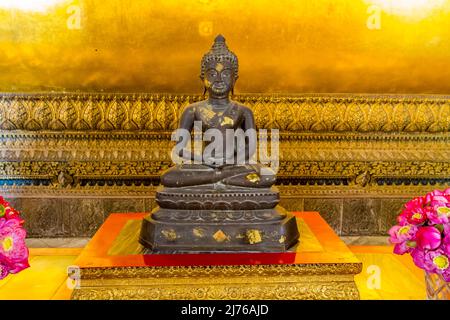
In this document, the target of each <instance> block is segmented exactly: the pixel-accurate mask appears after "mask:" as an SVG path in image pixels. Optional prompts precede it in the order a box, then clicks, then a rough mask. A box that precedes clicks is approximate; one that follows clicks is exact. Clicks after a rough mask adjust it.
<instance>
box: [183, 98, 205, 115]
mask: <svg viewBox="0 0 450 320" xmlns="http://www.w3.org/2000/svg"><path fill="white" fill-rule="evenodd" d="M204 106H206V103H205V101H204V100H202V101H197V102H194V103H191V104H190V105H187V106H186V107H184V109H183V112H195V110H197V109H198V108H201V107H204Z"/></svg>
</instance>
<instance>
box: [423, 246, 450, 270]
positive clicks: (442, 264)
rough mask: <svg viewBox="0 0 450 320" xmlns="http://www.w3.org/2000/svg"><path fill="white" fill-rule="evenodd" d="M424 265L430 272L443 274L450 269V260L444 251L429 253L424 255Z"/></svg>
mask: <svg viewBox="0 0 450 320" xmlns="http://www.w3.org/2000/svg"><path fill="white" fill-rule="evenodd" d="M424 265H425V267H426V268H427V271H429V272H436V273H440V274H442V273H443V272H444V271H446V270H447V269H449V267H450V260H449V258H448V256H447V255H446V254H445V253H444V251H443V250H440V249H438V250H435V251H429V252H427V253H425V255H424Z"/></svg>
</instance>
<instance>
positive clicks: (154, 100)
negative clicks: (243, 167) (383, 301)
mask: <svg viewBox="0 0 450 320" xmlns="http://www.w3.org/2000/svg"><path fill="white" fill-rule="evenodd" d="M202 98H203V97H201V96H199V95H174V94H170V95H163V94H4V95H2V96H0V118H1V119H2V120H1V122H0V128H1V133H0V135H1V140H0V141H1V142H0V155H1V159H2V161H1V162H0V182H1V192H2V194H4V195H6V196H7V197H8V198H10V199H13V202H14V203H15V205H16V206H17V207H18V208H19V209H21V210H22V211H23V212H24V214H25V217H26V219H27V221H28V227H29V232H30V235H31V236H47V237H55V236H89V235H92V234H93V233H94V232H95V230H96V229H97V228H98V227H99V226H100V224H101V223H102V222H103V220H104V219H105V217H106V216H107V215H108V214H109V213H111V212H137V211H149V210H151V208H152V207H153V206H154V205H155V204H154V191H155V186H156V185H158V183H159V176H160V174H161V172H162V171H163V170H165V169H167V168H168V167H169V166H170V165H171V160H170V157H169V155H170V150H171V147H172V146H173V144H172V143H171V142H170V133H171V131H172V130H173V129H174V128H175V127H176V125H177V122H178V117H179V113H180V111H181V110H182V108H183V107H184V106H186V105H188V104H189V103H192V102H195V101H198V100H199V99H202ZM234 98H235V99H236V100H238V101H240V102H242V103H244V104H246V105H248V106H250V107H251V108H252V109H253V111H254V113H255V119H256V125H257V127H258V128H273V129H279V130H280V169H279V172H278V175H277V179H278V180H277V184H278V185H279V188H280V191H281V195H282V205H283V206H285V207H286V208H287V209H289V210H298V211H302V210H306V211H313V210H314V211H316V210H317V211H320V212H321V213H322V215H323V216H324V217H325V219H326V220H327V221H328V222H329V223H330V224H331V225H332V226H333V228H334V229H335V230H336V231H337V232H338V233H339V234H341V235H383V234H385V233H386V231H387V230H388V228H389V227H390V225H392V224H393V223H394V221H395V216H396V215H397V214H398V210H399V209H400V207H401V205H402V204H403V203H404V202H405V200H406V199H407V198H409V197H412V196H414V195H418V194H422V193H424V192H427V191H431V190H433V189H434V188H444V187H446V186H447V185H449V181H450V163H449V161H448V159H449V156H450V150H449V148H448V144H449V138H450V137H449V134H448V132H449V128H450V98H449V97H446V96H401V95H395V96H394V95H391V96H382V95H337V94H336V95H323V94H322V95H263V94H260V95H238V96H236V97H234Z"/></svg>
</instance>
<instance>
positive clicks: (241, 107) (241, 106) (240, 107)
mask: <svg viewBox="0 0 450 320" xmlns="http://www.w3.org/2000/svg"><path fill="white" fill-rule="evenodd" d="M233 104H234V106H235V108H237V109H238V110H240V111H242V112H245V113H247V112H250V113H252V112H253V111H252V109H250V107H248V106H246V105H245V104H242V103H239V102H237V101H234V100H233Z"/></svg>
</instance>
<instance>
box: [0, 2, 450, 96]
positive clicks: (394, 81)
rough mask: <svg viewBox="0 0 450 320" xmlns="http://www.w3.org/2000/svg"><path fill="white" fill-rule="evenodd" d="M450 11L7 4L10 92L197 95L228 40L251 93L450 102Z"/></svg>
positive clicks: (379, 5)
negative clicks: (429, 97) (443, 97)
mask: <svg viewBox="0 0 450 320" xmlns="http://www.w3.org/2000/svg"><path fill="white" fill-rule="evenodd" d="M449 21H450V1H449V0H305V1H296V0H278V1H272V0H254V1H243V0H180V1H175V0H153V1H144V0H108V1H99V0H97V1H95V0H74V1H71V0H20V1H19V0H0V71H1V72H0V92H31V91H33V92H34V91H46V92H48V91H58V92H61V91H82V92H85V91H89V92H103V91H105V92H172V93H199V92H201V91H202V87H201V83H200V81H199V79H198V74H199V61H200V58H201V56H202V54H203V53H204V52H205V51H206V50H208V49H209V47H210V45H211V43H212V41H213V38H214V36H215V35H216V34H217V33H222V34H224V35H225V37H226V38H227V40H228V43H229V46H230V48H231V49H232V50H233V51H235V52H236V54H237V55H238V57H239V59H240V67H241V69H240V79H239V82H238V84H237V88H236V89H237V92H241V93H249V92H255V93H300V92H314V93H321V92H329V93H337V92H351V93H433V94H447V93H449V92H450V73H449V72H448V70H449V69H450V22H449Z"/></svg>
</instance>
